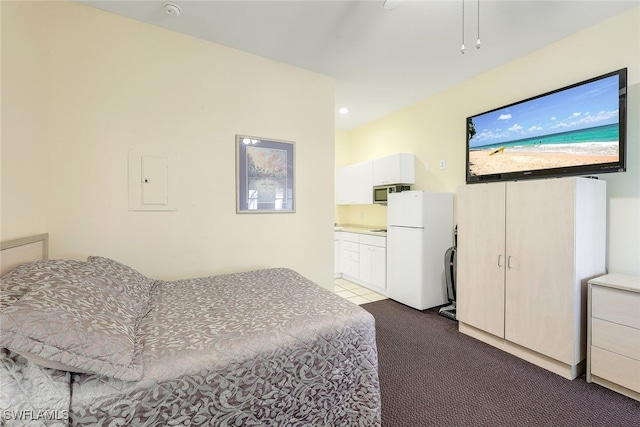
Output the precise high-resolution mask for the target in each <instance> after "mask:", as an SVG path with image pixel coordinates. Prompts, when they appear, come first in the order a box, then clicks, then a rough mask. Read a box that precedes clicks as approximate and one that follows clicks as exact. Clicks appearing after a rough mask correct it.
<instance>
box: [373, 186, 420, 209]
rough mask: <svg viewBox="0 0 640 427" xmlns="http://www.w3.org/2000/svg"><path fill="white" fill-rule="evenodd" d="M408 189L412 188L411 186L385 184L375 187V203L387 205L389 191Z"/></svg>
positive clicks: (395, 191)
mask: <svg viewBox="0 0 640 427" xmlns="http://www.w3.org/2000/svg"><path fill="white" fill-rule="evenodd" d="M406 190H411V187H410V186H408V185H384V186H379V187H373V203H378V204H380V205H386V204H387V196H388V195H389V193H399V192H401V191H406Z"/></svg>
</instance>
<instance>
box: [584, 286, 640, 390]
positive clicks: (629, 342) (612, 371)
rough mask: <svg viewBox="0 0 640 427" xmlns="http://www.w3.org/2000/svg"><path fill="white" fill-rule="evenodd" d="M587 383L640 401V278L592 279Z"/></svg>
mask: <svg viewBox="0 0 640 427" xmlns="http://www.w3.org/2000/svg"><path fill="white" fill-rule="evenodd" d="M587 316H588V317H587V381H588V382H594V383H597V384H600V385H602V386H604V387H608V388H610V389H612V390H615V391H617V392H618V393H621V394H624V395H626V396H629V397H631V398H634V399H636V400H640V277H636V276H627V275H623V274H607V275H604V276H600V277H597V278H595V279H591V280H589V297H588V310H587Z"/></svg>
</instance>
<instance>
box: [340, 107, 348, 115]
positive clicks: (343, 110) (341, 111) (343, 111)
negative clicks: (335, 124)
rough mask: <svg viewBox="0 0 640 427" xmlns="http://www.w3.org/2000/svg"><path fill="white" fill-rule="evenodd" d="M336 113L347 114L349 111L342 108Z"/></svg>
mask: <svg viewBox="0 0 640 427" xmlns="http://www.w3.org/2000/svg"><path fill="white" fill-rule="evenodd" d="M338 113H340V114H347V113H349V109H348V108H347V107H342V108H341V109H339V110H338Z"/></svg>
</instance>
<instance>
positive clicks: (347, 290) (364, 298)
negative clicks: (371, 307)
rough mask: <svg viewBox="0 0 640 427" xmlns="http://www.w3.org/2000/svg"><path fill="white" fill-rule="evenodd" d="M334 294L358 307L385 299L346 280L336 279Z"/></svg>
mask: <svg viewBox="0 0 640 427" xmlns="http://www.w3.org/2000/svg"><path fill="white" fill-rule="evenodd" d="M335 293H336V294H338V295H340V296H341V297H343V298H346V299H348V300H349V301H352V302H354V303H356V304H358V305H360V304H366V303H368V302H374V301H380V300H383V299H387V297H386V296H384V295H382V294H379V293H377V292H376V291H372V290H371V289H368V288H365V287H364V286H360V285H358V284H357V283H353V282H350V281H348V280H346V279H336V281H335Z"/></svg>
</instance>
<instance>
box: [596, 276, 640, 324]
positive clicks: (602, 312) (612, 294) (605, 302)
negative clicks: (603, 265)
mask: <svg viewBox="0 0 640 427" xmlns="http://www.w3.org/2000/svg"><path fill="white" fill-rule="evenodd" d="M591 316H592V317H597V318H598V319H602V320H608V321H610V322H614V323H619V324H621V325H626V326H631V327H633V328H636V329H640V293H638V292H629V291H623V290H620V289H612V288H603V287H600V286H593V288H592V289H591Z"/></svg>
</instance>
